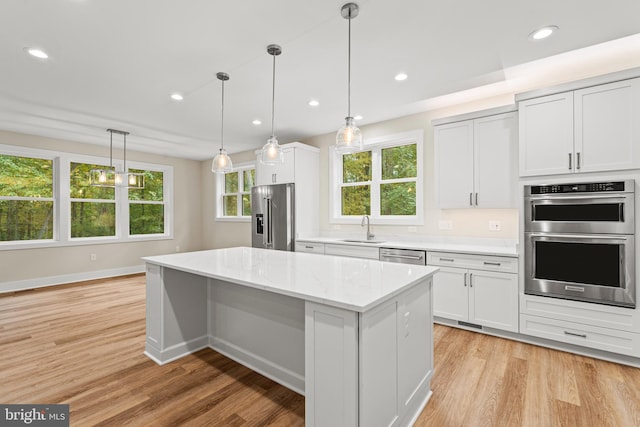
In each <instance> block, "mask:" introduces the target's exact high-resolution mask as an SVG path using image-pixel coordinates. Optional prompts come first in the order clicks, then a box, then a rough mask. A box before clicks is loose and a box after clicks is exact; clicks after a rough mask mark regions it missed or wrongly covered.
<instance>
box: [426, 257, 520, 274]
mask: <svg viewBox="0 0 640 427" xmlns="http://www.w3.org/2000/svg"><path fill="white" fill-rule="evenodd" d="M427 265H434V266H442V267H457V268H472V269H475V270H488V271H501V272H504V273H517V272H518V258H510V257H501V256H491V255H471V254H457V253H448V252H429V253H428V254H427Z"/></svg>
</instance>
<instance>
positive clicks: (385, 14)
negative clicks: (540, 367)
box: [0, 0, 640, 159]
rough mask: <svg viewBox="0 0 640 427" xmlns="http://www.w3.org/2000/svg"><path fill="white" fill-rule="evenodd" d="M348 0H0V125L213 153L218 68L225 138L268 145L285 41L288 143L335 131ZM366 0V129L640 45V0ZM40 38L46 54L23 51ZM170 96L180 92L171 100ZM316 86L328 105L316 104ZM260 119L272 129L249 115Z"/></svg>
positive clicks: (279, 120) (357, 24)
mask: <svg viewBox="0 0 640 427" xmlns="http://www.w3.org/2000/svg"><path fill="white" fill-rule="evenodd" d="M343 3H345V1H344V0H339V1H338V0H305V1H300V0H270V1H264V0H245V1H219V0H182V1H178V0H101V1H100V0H1V1H0V55H1V58H2V65H1V67H0V129H4V130H10V131H18V132H24V133H31V134H37V135H44V136H51V137H56V138H62V139H68V140H73V141H80V142H86V143H92V144H104V145H106V144H108V134H107V133H106V131H105V129H107V128H116V129H121V130H126V131H129V132H131V136H130V137H129V139H128V143H129V147H130V148H131V149H134V150H138V151H144V152H155V153H161V154H165V155H170V156H176V157H185V158H193V159H206V158H211V157H212V156H213V155H214V154H215V152H217V149H218V147H219V143H220V81H218V80H217V79H216V77H215V74H216V72H218V71H224V72H227V73H229V75H230V80H229V81H228V82H227V83H225V96H226V99H225V146H226V148H227V149H228V150H229V151H230V152H231V153H233V152H239V151H243V150H247V149H252V148H258V147H260V146H261V145H262V144H264V142H265V140H266V138H267V137H268V136H269V134H270V120H271V66H272V57H271V56H270V55H269V54H267V52H266V46H267V45H268V44H271V43H277V44H280V45H281V46H282V48H283V53H282V55H280V56H278V58H277V62H276V79H277V80H276V116H275V124H276V131H275V133H276V135H277V136H278V139H279V140H280V142H281V143H284V142H289V141H293V140H298V139H303V138H305V137H309V136H313V135H319V134H324V133H328V132H332V131H334V130H336V129H337V128H338V127H339V126H340V125H341V124H342V122H343V118H344V116H345V115H346V112H347V111H346V110H347V91H346V90H347V21H346V20H345V19H343V18H342V17H341V15H340V7H341V6H342V4H343ZM358 3H359V5H360V14H359V16H358V17H357V18H356V19H354V20H353V21H352V113H353V114H354V115H355V114H361V115H363V116H364V119H363V120H362V121H360V122H359V124H361V125H362V124H367V123H373V122H378V121H381V120H385V119H389V118H394V117H398V116H401V115H406V114H410V113H415V112H418V111H422V110H425V109H426V108H429V106H430V105H433V104H432V103H430V100H433V99H440V98H441V97H442V96H443V95H448V94H452V93H456V92H458V93H460V91H463V92H462V93H463V94H464V93H470V92H469V91H468V90H469V89H473V88H477V87H492V86H495V85H496V84H501V83H504V82H505V81H507V80H508V79H509V75H508V74H509V70H515V69H518V66H521V64H525V63H530V62H531V61H536V60H539V59H541V58H546V57H550V56H553V55H558V54H561V53H564V52H569V51H574V50H576V49H581V48H584V47H587V46H592V45H596V44H600V43H604V42H609V41H612V40H616V39H621V38H624V37H627V39H628V40H629V38H628V36H633V37H635V38H632V39H630V40H632V41H633V43H634V44H632V47H631V52H632V54H638V57H640V37H637V35H640V19H639V18H638V17H639V16H640V1H638V0H609V1H606V2H605V1H602V0H563V1H558V0H536V1H520V0H485V1H477V0H466V1H438V2H431V1H426V0H395V1H389V0H362V1H359V2H358ZM550 24H553V25H557V26H559V27H560V30H559V31H558V32H557V33H556V34H555V35H554V36H552V37H551V38H550V39H547V40H544V41H538V42H533V41H531V40H529V39H528V34H529V33H530V32H531V31H533V30H534V29H536V28H538V27H541V26H544V25H550ZM32 46H35V47H40V48H42V49H44V50H46V51H47V52H48V53H49V55H50V59H49V60H47V61H41V60H36V59H34V58H32V57H30V56H29V55H27V54H26V53H25V52H24V48H25V47H32ZM605 46H613V45H605ZM609 50H610V49H609ZM602 54H603V55H605V56H606V50H604V51H603V52H602ZM624 54H625V55H628V54H629V51H628V50H627V51H625V52H624ZM574 62H575V61H574ZM400 71H402V72H405V73H407V74H408V75H409V78H408V79H407V80H406V81H404V82H397V81H395V80H394V79H393V77H394V75H395V74H396V73H398V72H400ZM530 73H534V71H530ZM465 91H467V92H465ZM172 92H181V93H183V94H184V95H185V98H184V100H183V101H182V102H175V101H172V100H171V99H170V97H169V95H170V94H171V93H172ZM311 98H315V99H318V100H319V101H320V106H318V107H316V108H312V107H309V106H308V105H307V102H308V100H309V99H311ZM462 100H464V99H462ZM255 118H259V119H261V120H262V121H263V125H261V126H254V125H252V124H251V121H252V120H253V119H255Z"/></svg>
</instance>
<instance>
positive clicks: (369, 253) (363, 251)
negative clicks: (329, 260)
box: [324, 243, 380, 259]
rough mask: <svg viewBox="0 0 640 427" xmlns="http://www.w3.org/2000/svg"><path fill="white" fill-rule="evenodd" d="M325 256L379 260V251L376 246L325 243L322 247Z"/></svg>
mask: <svg viewBox="0 0 640 427" xmlns="http://www.w3.org/2000/svg"><path fill="white" fill-rule="evenodd" d="M324 254H325V255H340V256H346V257H352V258H369V259H379V258H380V249H379V248H378V247H377V246H363V245H343V244H333V243H326V244H325V245H324Z"/></svg>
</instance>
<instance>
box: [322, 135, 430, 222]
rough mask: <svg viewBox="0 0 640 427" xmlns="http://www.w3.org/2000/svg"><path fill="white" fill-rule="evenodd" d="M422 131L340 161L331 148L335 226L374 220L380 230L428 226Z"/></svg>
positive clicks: (378, 142)
mask: <svg viewBox="0 0 640 427" xmlns="http://www.w3.org/2000/svg"><path fill="white" fill-rule="evenodd" d="M422 145H423V141H422V131H414V132H407V133H404V134H400V135H391V136H387V137H383V138H378V139H375V140H369V141H366V142H365V147H364V150H363V151H360V152H356V153H351V154H344V155H340V154H338V153H336V152H335V150H334V149H333V147H332V148H331V156H330V167H331V174H330V179H331V180H332V183H331V184H332V185H331V187H332V188H336V189H339V191H335V192H334V194H333V196H331V197H330V205H331V218H330V221H331V222H333V223H355V222H358V221H360V218H361V217H362V216H363V215H370V216H371V218H372V219H373V220H375V221H376V222H377V223H378V224H398V225H402V224H408V225H421V224H423V221H424V220H423V215H422V212H423V208H422V193H423V190H422V174H423V171H422Z"/></svg>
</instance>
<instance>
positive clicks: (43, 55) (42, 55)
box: [24, 47, 49, 59]
mask: <svg viewBox="0 0 640 427" xmlns="http://www.w3.org/2000/svg"><path fill="white" fill-rule="evenodd" d="M24 50H26V51H27V53H28V54H29V55H31V56H33V57H35V58H38V59H47V58H49V55H47V52H45V51H44V50H42V49H37V48H35V47H26V48H25V49H24Z"/></svg>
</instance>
